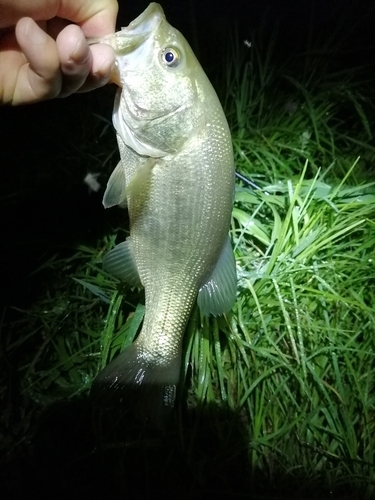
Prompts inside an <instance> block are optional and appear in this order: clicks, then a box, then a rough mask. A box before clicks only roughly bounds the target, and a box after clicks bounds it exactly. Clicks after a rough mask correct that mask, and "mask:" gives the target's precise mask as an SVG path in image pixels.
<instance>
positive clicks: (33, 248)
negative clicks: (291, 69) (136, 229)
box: [0, 0, 375, 498]
mask: <svg viewBox="0 0 375 500" xmlns="http://www.w3.org/2000/svg"><path fill="white" fill-rule="evenodd" d="M148 3H149V2H148V1H130V0H129V1H122V0H120V12H119V17H118V28H119V27H121V26H126V25H127V24H128V23H129V22H130V21H131V20H132V19H134V18H135V17H136V16H137V15H139V14H140V13H141V12H142V11H143V10H144V8H145V7H146V6H147V5H148ZM162 6H163V8H164V11H165V13H166V16H167V19H168V20H169V22H170V23H171V24H172V25H173V26H175V27H176V28H178V29H179V30H180V31H181V32H182V33H183V34H184V35H185V37H186V38H187V39H188V40H189V42H190V43H191V45H192V46H193V49H194V50H195V52H196V53H197V55H198V57H199V59H200V61H201V63H202V66H203V67H204V69H205V70H206V72H207V73H208V76H209V77H210V78H211V79H212V80H213V83H214V85H217V86H218V87H219V86H220V73H221V71H222V68H223V61H225V52H226V50H227V48H228V43H229V40H230V39H231V37H237V40H239V43H240V44H242V43H243V41H244V40H245V39H246V40H254V39H255V40H258V41H259V43H263V42H264V43H266V41H267V39H269V38H270V37H271V36H272V35H273V34H274V33H275V32H276V31H277V32H278V42H277V45H276V60H277V61H278V62H280V64H283V63H284V62H286V61H287V60H289V59H292V58H293V57H295V56H296V55H297V54H299V53H303V52H304V51H305V50H307V49H309V47H311V40H318V39H320V40H321V43H322V44H323V46H324V40H326V39H328V38H329V37H330V35H331V34H332V32H333V31H336V30H337V31H338V35H337V36H338V38H340V37H341V38H342V40H343V43H342V47H341V50H340V52H339V53H337V54H336V55H335V56H334V59H333V61H332V62H333V64H336V65H337V67H342V68H347V67H353V68H355V67H356V66H358V65H364V64H365V65H368V67H367V75H368V78H369V79H372V78H373V77H374V64H373V63H374V45H375V44H374V38H375V36H374V31H375V23H374V7H373V6H372V2H370V1H365V0H357V1H355V2H354V1H350V0H341V1H340V0H315V1H313V0H303V1H301V0H300V1H298V0H279V1H277V0H264V1H260V0H254V1H246V0H231V1H228V0H222V1H220V2H219V1H215V0H201V1H197V0H196V1H194V0H179V1H177V0H165V1H164V2H162ZM341 19H345V23H344V24H343V23H342V21H341ZM327 56H328V55H327ZM330 57H332V55H330ZM353 71H354V69H353ZM114 92H115V89H114V88H113V87H112V86H107V87H106V88H104V89H99V90H96V91H94V92H91V93H89V94H77V95H74V96H71V97H69V98H66V99H55V100H53V101H49V102H43V103H39V104H35V105H30V106H21V107H18V108H9V107H3V108H0V131H1V134H0V169H1V178H0V179H1V183H0V209H1V216H0V232H1V240H2V243H1V248H0V263H1V267H0V282H1V300H2V302H3V304H5V305H8V306H9V305H18V306H22V307H26V308H27V306H28V304H30V303H31V302H32V300H33V297H34V296H36V295H37V294H38V283H35V281H31V282H30V280H29V279H28V278H27V277H28V275H29V273H30V272H31V271H33V270H34V269H35V268H36V267H38V265H40V264H41V263H43V262H44V261H45V260H46V258H48V256H49V255H51V254H52V253H53V252H55V251H58V252H61V253H64V252H66V253H69V252H70V251H72V249H73V248H74V246H75V245H76V244H77V243H95V241H96V239H97V238H98V237H99V236H101V235H102V234H103V233H104V232H106V231H108V230H109V229H110V227H111V218H113V217H116V215H113V214H114V213H116V211H114V212H112V213H111V212H110V211H104V209H103V208H102V205H101V198H102V195H103V191H101V192H99V193H94V194H89V193H88V189H87V186H85V185H84V183H83V177H84V176H85V174H86V173H87V172H101V173H102V176H101V178H100V179H99V180H100V181H101V182H102V184H105V182H106V178H107V177H108V175H109V173H110V171H111V169H112V168H113V167H114V166H115V164H116V161H117V150H116V142H115V137H114V133H113V131H112V130H111V125H110V121H111V114H112V103H113V96H114ZM90 112H91V113H94V114H96V115H100V116H102V117H103V118H104V119H106V120H108V125H107V126H106V125H105V122H104V121H99V122H98V121H97V120H93V121H91V120H90V118H88V117H90ZM103 127H106V128H105V131H104V132H103ZM108 155H110V156H111V157H110V159H109V160H108V161H106V166H105V168H101V165H102V163H104V160H105V159H106V158H107V157H108ZM89 418H90V414H89V413H87V409H82V408H81V407H80V406H79V405H78V406H76V405H73V406H72V405H70V406H68V407H64V408H60V409H58V411H52V412H51V415H50V416H47V418H46V422H47V423H46V425H45V428H44V429H43V430H41V431H40V435H41V438H40V439H39V441H38V446H39V449H38V447H37V451H36V453H37V460H38V461H39V462H38V464H37V465H35V466H32V465H31V462H32V461H31V460H27V459H25V458H24V459H22V461H20V462H18V463H17V464H16V466H15V467H14V468H8V469H7V471H6V474H7V475H8V476H9V477H10V478H11V483H10V484H11V486H12V488H13V490H12V488H11V490H9V492H8V493H9V497H10V496H12V494H11V493H12V491H13V494H14V495H13V496H14V497H15V498H16V497H17V495H18V494H19V493H20V491H22V493H26V492H27V488H28V482H30V484H32V485H33V487H36V484H37V476H38V475H40V481H42V482H43V484H44V485H45V486H44V488H43V489H40V490H39V494H40V495H45V496H46V497H48V498H60V497H61V498H62V497H64V498H65V497H66V495H68V494H71V496H73V497H77V496H75V493H76V494H78V495H79V496H78V497H80V498H86V495H88V494H89V493H91V494H92V495H93V496H94V497H95V493H96V491H95V487H94V486H93V485H95V483H93V482H92V479H93V477H94V476H95V474H96V475H97V477H98V476H99V475H100V474H104V475H106V474H107V476H106V478H105V481H104V480H103V482H102V483H101V488H102V490H103V491H102V490H100V495H103V498H104V497H105V491H104V490H106V489H107V490H108V491H110V488H111V484H110V481H111V480H114V477H113V474H114V473H113V470H114V471H117V470H118V469H119V463H121V467H122V468H123V469H124V470H122V472H121V473H124V474H125V473H126V469H127V468H128V470H129V468H130V470H131V471H132V473H133V471H134V470H135V469H137V470H136V472H135V473H134V474H135V475H134V479H135V480H136V481H138V482H139V483H140V484H141V482H142V481H146V482H147V480H146V479H145V474H146V476H147V477H148V478H149V480H150V483H149V485H148V486H146V485H142V487H140V489H139V490H137V488H135V487H134V491H133V490H132V488H130V490H127V491H132V497H133V498H146V497H147V498H148V497H150V498H153V493H154V492H153V491H152V489H151V490H150V489H149V488H150V485H151V484H155V485H158V487H160V488H163V484H161V478H162V477H163V478H165V477H168V474H167V473H166V472H165V468H163V467H162V465H161V464H162V463H164V464H168V463H169V464H170V462H171V461H172V462H173V461H174V460H175V461H176V463H177V462H178V463H177V465H176V463H175V464H174V467H172V468H171V473H172V474H176V473H178V470H179V467H182V468H183V467H188V466H187V465H186V463H185V458H186V457H184V454H183V453H182V450H181V454H179V453H180V452H177V454H173V453H170V452H169V451H165V449H163V450H162V451H161V449H160V448H159V447H154V448H152V449H151V450H150V449H148V450H139V449H138V450H135V451H134V453H135V455H132V454H130V455H127V457H126V458H125V459H123V458H121V459H120V458H119V453H120V452H121V450H120V452H119V451H118V450H117V451H116V452H114V453H111V452H110V451H107V452H106V454H105V456H103V455H100V456H99V457H98V456H95V455H93V456H92V457H87V460H86V459H85V461H84V463H85V464H86V465H85V466H84V467H83V469H82V470H77V468H75V467H74V464H73V465H71V467H70V469H69V470H67V469H64V465H63V462H64V461H65V460H68V457H70V456H71V454H72V453H77V450H76V449H75V442H76V440H77V439H78V438H77V436H75V435H74V432H76V430H77V427H76V422H77V420H80V419H81V420H85V419H86V420H87V419H89ZM43 426H44V423H43V424H42V427H43ZM82 428H84V427H82ZM82 428H81V427H80V429H82ZM203 428H204V429H205V436H203V437H202V436H201V437H202V438H203V439H207V440H208V443H209V446H212V448H213V449H215V443H214V441H215V436H214V433H212V434H210V431H209V418H207V421H206V422H205V426H203ZM73 429H74V432H73V431H72V430H73ZM85 439H87V440H90V439H91V436H89V435H88V434H87V436H85ZM236 439H238V436H237V437H236ZM211 441H212V442H211ZM51 442H52V443H53V446H52V444H51ZM51 450H52V451H51ZM56 450H59V451H56ZM167 450H168V449H167ZM221 451H222V452H224V451H225V450H224V451H223V450H221ZM84 453H86V452H83V454H84ZM59 454H61V456H58V455H59ZM240 455H241V454H240ZM49 457H50V458H49ZM129 457H130V458H129ZM132 457H133V458H132ZM217 457H219V458H220V453H219V454H218V455H217ZM197 458H198V459H199V457H197ZM201 458H202V457H201ZM237 458H238V459H240V460H239V461H237V462H233V470H232V469H228V468H227V469H226V470H225V471H223V475H225V474H227V476H228V478H229V476H230V475H231V477H232V479H233V478H234V480H235V481H237V477H238V476H239V475H240V474H243V473H244V474H246V471H245V470H243V466H244V461H245V458H244V457H242V458H241V457H240V456H239V457H237ZM121 460H123V461H122V462H121ZM202 460H204V458H202ZM168 461H169V462H168ZM104 462H105V463H106V466H105V467H104V466H103V463H104ZM133 462H134V464H135V465H134V464H133ZM78 463H79V466H80V467H81V466H82V463H83V461H80V460H78ZM226 463H227V462H226ZM239 463H241V464H242V465H241V466H240V465H239ZM51 464H52V465H51ZM155 464H157V467H156V469H154V468H153V467H154V466H155ZM50 465H51V470H53V472H52V473H51V470H50V469H49V466H50ZM133 465H134V467H133ZM172 465H173V464H172ZM204 465H205V470H207V469H209V470H211V471H212V478H213V479H212V481H213V482H214V481H217V478H216V477H215V474H214V472H216V471H217V470H218V467H219V466H220V463H219V462H215V463H214V462H213V463H212V464H204ZM38 467H39V468H38ZM61 467H62V468H61ZM90 467H91V469H90ZM103 467H104V468H103ZM110 467H113V469H112V472H110V470H109V468H110ZM165 467H166V466H165ZM176 467H177V468H176ZM197 467H198V468H199V464H198V465H197ZM202 467H203V466H202ZM226 467H227V466H226ZM90 470H91V472H90ZM155 470H156V472H155ZM22 471H23V472H22ZM25 471H26V472H25ZM57 471H59V472H57ZM124 471H125V472H124ZM145 471H146V473H145ZM188 472H189V471H188ZM190 472H191V471H190ZM50 473H51V474H50ZM158 473H160V478H159V480H158V478H157V477H156V476H157V474H158ZM111 474H112V475H111ZM189 474H190V473H189ZM189 474H188V475H187V476H186V477H185V478H184V479H181V478H180V479H181V481H182V483H181V481H180V479H178V477H174V478H173V479H172V480H171V482H170V483H169V486H168V485H164V487H165V488H166V489H167V490H168V488H169V487H172V490H173V489H174V488H176V490H175V491H177V492H178V491H179V492H180V494H181V496H182V497H184V498H188V497H189V495H188V492H189V487H190V486H191V484H189V481H190V479H191V477H192V476H191V474H190V475H189ZM32 476H33V477H32ZM49 476H50V478H49ZM150 478H151V479H150ZM128 480H129V479H128ZM85 481H86V482H85ZM153 481H154V483H153ZM202 481H203V482H204V481H205V485H204V487H203V488H202V493H204V494H205V495H208V494H209V493H210V491H213V490H212V488H211V486H210V478H209V477H206V478H205V479H202ZM228 481H229V482H228V484H230V482H231V479H228ZM53 482H55V486H57V487H58V488H60V492H57V490H54V489H53V488H54V485H53V484H52V483H53ZM224 482H225V481H224V479H223V484H224ZM77 483H80V485H79V487H78V489H76V488H77ZM88 483H90V485H91V487H90V488H89V489H87V484H88ZM16 484H18V488H20V490H18V489H17V488H15V485H16ZM181 484H182V486H181ZM236 484H237V485H241V487H242V486H243V487H244V488H245V486H246V485H247V482H246V480H244V478H243V476H242V479H241V481H240V482H238V481H237V483H236ZM103 485H104V486H103ZM171 485H172V486H171ZM289 486H290V485H289ZM219 487H220V484H216V487H215V488H214V491H215V496H220V495H219V489H218V488H219ZM14 488H15V489H14ZM49 488H52V490H51V489H49ZM124 488H125V487H124ZM142 488H143V489H142ZM179 488H180V489H179ZM120 489H121V488H120ZM183 489H184V491H182V490H183ZM125 490H126V488H125ZM135 491H140V492H144V495H143V496H142V493H140V494H139V495H138V496H137V495H136V494H135V493H134V492H135ZM230 491H235V487H234V486H233V487H231V489H230ZM243 491H246V490H243ZM289 491H291V488H290V487H289ZM74 492H75V493H74ZM97 493H98V495H99V491H97ZM183 493H184V494H185V493H186V496H183ZM242 493H243V492H242ZM176 494H177V493H176ZM97 497H98V498H99V497H100V498H101V496H97ZM166 497H167V498H168V497H169V498H176V496H172V497H171V496H168V491H167V493H166ZM224 497H229V494H227V493H225V492H224V490H223V498H224ZM18 498H19V496H18ZM110 498H117V496H116V495H114V496H113V495H112V496H110ZM254 498H255V497H254ZM269 498H270V497H269ZM343 498H344V497H343ZM347 498H349V497H347Z"/></svg>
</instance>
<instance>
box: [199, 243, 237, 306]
mask: <svg viewBox="0 0 375 500" xmlns="http://www.w3.org/2000/svg"><path fill="white" fill-rule="evenodd" d="M236 291H237V275H236V261H235V259H234V255H233V250H232V245H231V243H230V240H229V238H227V240H226V242H225V243H224V246H223V250H222V251H221V254H220V257H219V260H218V261H217V264H216V266H215V269H214V270H213V272H212V274H211V276H209V278H208V280H207V281H206V282H205V283H204V284H203V285H202V286H201V288H200V289H199V293H198V298H197V302H198V306H199V308H200V310H201V311H202V312H203V314H204V315H206V316H209V315H212V316H218V315H220V314H223V313H225V312H228V311H229V310H230V309H232V307H233V305H234V303H235V301H236Z"/></svg>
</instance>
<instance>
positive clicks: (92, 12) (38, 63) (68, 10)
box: [0, 0, 118, 105]
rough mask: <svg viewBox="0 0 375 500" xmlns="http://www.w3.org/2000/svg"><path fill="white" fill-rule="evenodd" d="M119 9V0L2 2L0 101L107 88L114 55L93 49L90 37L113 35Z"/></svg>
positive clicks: (23, 101) (108, 50) (105, 47)
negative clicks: (103, 86)
mask: <svg viewBox="0 0 375 500" xmlns="http://www.w3.org/2000/svg"><path fill="white" fill-rule="evenodd" d="M117 9H118V5H117V2H116V0H33V1H32V2H31V1H30V0H0V103H2V104H5V103H7V104H12V105H17V104H26V103H32V102H38V101H41V100H44V99H52V98H54V97H66V96H68V95H70V94H72V93H73V92H77V91H79V92H85V91H88V90H92V89H94V88H97V87H101V86H102V85H105V84H106V83H107V82H108V81H109V79H110V76H111V73H112V70H113V66H114V62H115V54H114V51H113V49H112V48H111V47H110V46H109V45H105V44H96V45H92V46H89V45H88V44H87V41H86V37H101V36H105V35H108V34H110V33H113V32H114V31H115V22H116V15H117ZM69 21H70V22H72V23H75V24H69Z"/></svg>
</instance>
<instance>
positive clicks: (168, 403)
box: [90, 343, 181, 427]
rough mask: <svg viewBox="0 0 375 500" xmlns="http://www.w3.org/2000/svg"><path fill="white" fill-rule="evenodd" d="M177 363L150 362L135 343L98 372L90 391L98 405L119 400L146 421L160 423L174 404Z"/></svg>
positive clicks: (178, 366)
mask: <svg viewBox="0 0 375 500" xmlns="http://www.w3.org/2000/svg"><path fill="white" fill-rule="evenodd" d="M180 363H181V360H180V359H177V360H173V361H172V362H171V363H169V364H166V365H161V364H156V363H153V362H150V361H148V360H146V359H145V358H144V356H142V350H141V349H140V348H139V346H137V344H136V343H134V344H132V345H131V346H129V347H128V348H127V349H125V351H124V352H122V353H121V354H120V355H119V356H117V357H116V358H115V359H114V360H113V361H112V362H111V363H109V365H107V366H106V367H105V368H104V369H103V370H102V371H101V372H100V373H99V374H98V376H97V377H96V379H95V380H94V382H93V385H92V387H91V394H90V395H91V396H92V397H93V398H94V401H95V402H96V403H97V404H98V405H99V406H101V405H105V406H111V404H112V403H114V404H116V405H118V403H120V404H121V406H123V407H124V408H128V409H132V410H133V411H134V412H135V414H136V415H137V416H138V417H141V418H142V419H143V420H145V421H146V422H148V423H150V424H152V425H155V426H157V427H160V426H163V425H164V423H165V422H166V421H167V420H168V419H169V417H170V416H171V414H172V410H173V407H174V402H175V399H176V390H177V384H178V379H179V372H180Z"/></svg>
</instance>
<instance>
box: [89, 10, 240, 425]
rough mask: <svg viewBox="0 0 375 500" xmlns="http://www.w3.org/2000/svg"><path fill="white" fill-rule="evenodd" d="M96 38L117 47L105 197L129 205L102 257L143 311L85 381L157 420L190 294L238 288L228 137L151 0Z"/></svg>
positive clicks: (209, 297)
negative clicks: (112, 147) (133, 334)
mask: <svg viewBox="0 0 375 500" xmlns="http://www.w3.org/2000/svg"><path fill="white" fill-rule="evenodd" d="M99 43H108V44H110V45H111V46H112V47H113V48H114V50H115V53H116V72H115V75H114V78H113V80H114V81H116V82H117V83H118V85H119V89H118V92H117V94H116V97H115V102H114V109H113V125H114V128H115V131H116V135H117V142H118V148H119V152H120V161H119V163H118V165H117V167H116V168H115V170H114V171H113V173H112V174H111V176H110V178H109V180H108V184H107V188H106V191H105V193H104V197H103V205H104V207H105V208H109V207H113V206H115V205H119V206H120V207H127V209H128V213H129V221H130V231H129V232H130V236H129V237H128V238H127V239H126V240H125V241H124V242H122V243H119V244H118V245H117V246H116V247H115V248H114V249H112V250H110V251H109V253H108V254H107V255H106V256H105V257H104V259H103V267H104V269H105V270H106V271H108V272H109V273H111V274H113V275H114V276H116V277H118V278H120V279H122V280H123V281H125V282H127V283H128V284H130V285H131V286H143V287H144V290H145V315H144V319H143V325H142V327H141V331H140V333H139V335H138V337H137V338H136V340H135V341H134V342H133V343H132V344H131V345H130V346H128V347H127V348H126V349H125V350H124V351H123V352H121V353H120V354H119V355H118V356H117V357H116V358H115V359H114V360H113V361H111V362H110V363H109V364H108V365H107V366H106V367H105V368H104V369H103V370H102V371H101V372H100V373H99V374H98V375H97V377H96V379H95V380H94V383H93V386H92V389H91V392H93V393H94V394H95V395H96V396H97V395H99V396H100V397H103V398H106V397H109V396H108V395H109V394H121V398H123V399H124V400H125V401H126V400H127V399H128V395H129V394H130V393H131V394H136V403H134V398H133V397H132V398H131V401H132V402H131V403H129V404H131V405H134V404H136V406H137V408H138V409H139V411H138V413H139V414H140V415H142V416H143V418H144V419H145V420H150V421H151V420H155V421H156V420H158V419H163V418H164V415H166V414H168V412H170V410H171V409H172V408H173V406H174V403H175V399H176V390H177V387H178V383H179V379H180V370H181V356H182V340H183V336H184V332H185V328H186V325H187V322H188V320H189V317H190V314H191V312H192V309H193V307H194V305H195V302H196V301H197V303H198V306H199V308H200V310H201V311H202V313H203V314H204V315H207V316H210V315H211V316H218V315H221V314H224V313H226V312H228V311H230V310H231V309H232V307H233V305H234V303H235V300H236V289H237V278H236V263H235V258H234V254H233V250H232V247H231V243H230V239H229V235H228V233H229V227H230V220H231V212H232V206H233V198H234V181H235V170H234V158H233V147H232V140H231V134H230V130H229V126H228V123H227V120H226V117H225V114H224V111H223V109H222V106H221V104H220V101H219V98H218V96H217V94H216V92H215V90H214V88H213V86H212V85H211V83H210V81H209V79H208V78H207V76H206V74H205V72H204V71H203V69H202V67H201V66H200V64H199V62H198V60H197V59H196V57H195V55H194V53H193V50H192V49H191V47H190V46H189V44H188V42H187V41H186V39H185V38H184V37H183V35H182V34H181V33H180V32H179V31H178V30H176V29H175V28H173V27H172V26H171V25H170V24H169V23H168V21H167V19H166V17H165V14H164V12H163V9H162V7H161V6H160V5H159V4H157V3H151V4H150V5H149V6H148V7H147V8H146V10H145V11H144V12H143V13H142V14H141V15H140V16H138V17H137V18H136V19H135V20H134V21H132V22H131V23H130V24H129V26H128V27H126V28H122V29H121V31H118V32H116V33H114V34H112V35H108V36H107V37H104V38H102V39H100V40H99ZM129 398H130V396H129ZM129 401H130V399H129Z"/></svg>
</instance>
